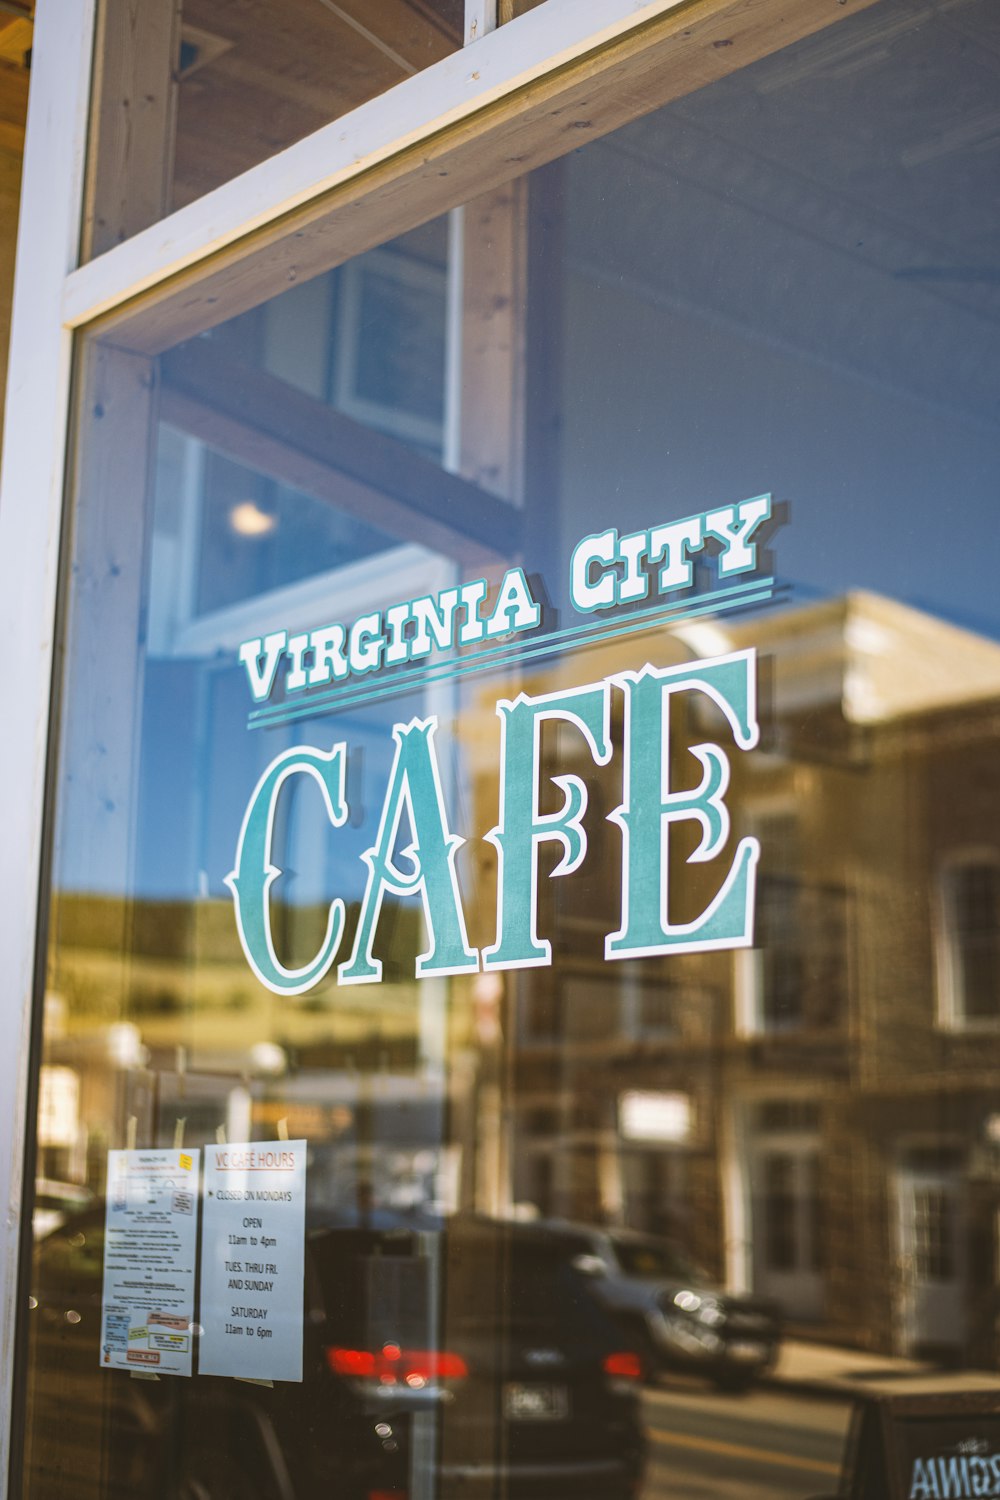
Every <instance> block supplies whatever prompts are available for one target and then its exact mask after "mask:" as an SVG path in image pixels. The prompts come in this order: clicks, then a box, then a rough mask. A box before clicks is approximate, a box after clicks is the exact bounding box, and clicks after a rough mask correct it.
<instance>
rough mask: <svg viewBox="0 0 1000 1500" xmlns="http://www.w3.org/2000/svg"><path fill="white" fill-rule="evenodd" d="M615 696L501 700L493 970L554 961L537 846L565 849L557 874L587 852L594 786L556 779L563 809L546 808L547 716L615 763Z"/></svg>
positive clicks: (594, 690)
mask: <svg viewBox="0 0 1000 1500" xmlns="http://www.w3.org/2000/svg"><path fill="white" fill-rule="evenodd" d="M610 703H611V694H610V689H609V686H608V684H607V683H606V682H602V683H597V684H595V685H593V686H590V687H583V688H574V689H571V690H569V691H567V692H564V693H549V694H546V695H545V696H543V697H538V698H529V697H527V696H526V695H525V694H523V693H522V694H520V695H519V696H518V697H517V698H515V699H514V701H513V703H509V702H505V701H504V702H500V703H498V704H497V713H498V714H499V715H500V726H501V729H500V734H501V749H500V822H499V824H498V826H497V827H496V828H494V829H493V831H492V832H491V833H488V834H487V835H486V837H487V839H488V840H489V842H490V843H491V844H493V845H495V847H496V849H497V852H498V857H499V869H498V872H497V887H498V899H497V940H496V942H495V943H494V944H493V946H492V947H490V948H486V949H484V950H483V967H484V968H487V969H525V968H532V967H535V966H538V965H542V964H548V963H551V961H552V945H551V943H549V942H548V941H547V940H546V939H539V937H538V933H537V922H538V848H539V845H540V844H542V843H544V842H545V841H546V840H551V841H554V842H556V843H558V844H561V845H562V850H563V857H562V860H561V861H560V863H559V865H558V866H557V868H556V869H555V870H553V872H552V873H553V875H569V874H571V873H572V872H573V871H574V870H576V869H578V868H579V866H580V864H581V863H582V861H583V858H584V855H585V854H586V852H587V835H586V833H585V831H584V828H583V826H582V823H581V819H582V817H583V814H584V813H585V811H586V808H587V789H586V787H585V786H584V784H583V782H582V781H581V780H580V778H579V777H578V776H554V777H553V778H552V780H553V782H554V783H555V785H556V786H558V787H559V788H560V789H561V790H562V793H563V798H564V800H563V805H562V807H561V808H560V809H559V810H558V811H557V812H553V813H544V814H543V813H541V812H540V811H539V796H538V792H539V787H538V777H539V760H540V753H539V752H540V748H541V728H542V724H543V723H544V721H545V720H546V719H563V720H565V721H566V722H567V723H569V724H572V725H574V727H575V728H577V729H579V730H580V732H581V733H582V734H583V736H584V738H585V739H586V741H587V744H588V746H589V747H590V753H591V755H592V756H593V757H594V760H595V761H596V762H597V764H598V765H602V766H603V765H606V764H607V762H608V761H609V760H610V758H611V735H610Z"/></svg>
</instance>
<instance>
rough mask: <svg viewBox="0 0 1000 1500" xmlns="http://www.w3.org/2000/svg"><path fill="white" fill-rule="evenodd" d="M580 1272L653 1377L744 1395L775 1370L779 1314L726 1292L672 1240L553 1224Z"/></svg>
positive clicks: (772, 1306) (753, 1300)
mask: <svg viewBox="0 0 1000 1500" xmlns="http://www.w3.org/2000/svg"><path fill="white" fill-rule="evenodd" d="M547 1227H549V1228H550V1229H551V1230H552V1231H553V1232H554V1233H556V1232H558V1233H560V1234H562V1235H564V1236H565V1237H566V1239H567V1241H568V1242H569V1248H570V1249H571V1250H572V1252H573V1254H574V1257H575V1259H574V1264H575V1265H576V1267H577V1269H578V1270H581V1271H585V1272H586V1273H587V1274H588V1275H589V1276H590V1277H591V1278H592V1284H593V1288H594V1292H595V1295H596V1296H597V1297H598V1298H599V1300H600V1301H601V1302H602V1303H603V1304H604V1306H605V1307H606V1308H607V1309H608V1311H609V1312H611V1313H612V1314H613V1315H614V1316H615V1318H616V1319H617V1320H618V1322H619V1324H620V1326H621V1327H622V1328H623V1329H624V1330H625V1331H626V1332H627V1333H628V1334H629V1336H630V1337H631V1339H632V1340H633V1343H634V1345H635V1347H636V1348H637V1350H638V1352H639V1353H640V1354H641V1355H642V1357H643V1358H644V1360H645V1361H646V1367H647V1371H648V1373H649V1374H650V1375H652V1374H653V1373H655V1372H656V1371H657V1370H676V1371H679V1372H688V1373H691V1374H701V1375H704V1376H706V1377H707V1378H708V1379H709V1380H711V1381H712V1382H713V1383H714V1384H715V1385H717V1386H718V1387H719V1388H720V1389H723V1390H741V1389H745V1388H746V1387H747V1386H749V1385H751V1384H752V1383H753V1381H754V1380H755V1379H757V1378H758V1377H759V1376H760V1375H762V1374H764V1373H765V1372H766V1371H767V1370H769V1369H771V1368H772V1366H773V1365H774V1364H775V1362H776V1361H777V1358H778V1352H779V1349H780V1344H781V1324H780V1312H779V1309H778V1307H777V1306H776V1304H775V1303H773V1302H770V1301H767V1300H765V1299H763V1298H760V1297H754V1296H748V1295H743V1294H740V1293H733V1292H727V1291H725V1290H724V1289H723V1288H721V1287H719V1286H717V1285H715V1284H713V1282H712V1281H711V1278H710V1277H709V1276H708V1275H707V1274H706V1273H705V1272H704V1271H702V1270H700V1269H699V1268H698V1267H697V1266H695V1265H694V1264H693V1263H692V1262H691V1261H690V1260H689V1259H688V1258H687V1256H686V1255H685V1254H684V1253H683V1252H682V1251H681V1250H680V1249H679V1248H678V1247H677V1246H675V1245H673V1244H671V1243H670V1241H668V1240H662V1239H659V1238H658V1237H657V1236H655V1235H651V1234H643V1233H640V1232H639V1231H636V1230H628V1229H601V1228H597V1227H591V1226H590V1225H584V1224H572V1223H568V1222H564V1221H558V1220H551V1221H548V1223H547Z"/></svg>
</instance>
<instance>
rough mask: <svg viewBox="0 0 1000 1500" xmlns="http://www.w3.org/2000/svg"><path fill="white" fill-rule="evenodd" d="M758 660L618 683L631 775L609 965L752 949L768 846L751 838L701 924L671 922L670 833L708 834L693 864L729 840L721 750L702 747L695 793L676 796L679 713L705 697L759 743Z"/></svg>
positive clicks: (733, 660)
mask: <svg viewBox="0 0 1000 1500" xmlns="http://www.w3.org/2000/svg"><path fill="white" fill-rule="evenodd" d="M755 668H756V664H755V655H754V652H753V651H739V652H736V653H734V654H733V655H732V656H724V657H719V658H718V659H717V660H714V661H701V662H691V663H688V664H686V665H684V666H679V667H665V668H657V667H652V666H646V667H643V669H642V671H641V672H627V673H624V674H622V676H620V677H618V678H616V679H615V681H616V682H617V683H618V684H619V686H621V687H622V689H623V690H624V692H625V774H624V795H623V800H622V804H621V806H620V807H619V808H617V809H616V810H615V811H614V812H613V813H611V814H610V815H609V821H611V822H613V823H617V824H618V826H619V827H620V828H621V830H622V841H623V845H624V847H623V854H622V920H621V927H620V929H619V930H618V932H615V933H611V934H610V935H609V936H608V938H607V939H606V940H605V949H604V951H605V957H606V958H640V957H644V956H653V955H657V954H664V953H683V952H700V951H703V950H705V949H710V948H742V947H749V945H750V944H751V943H752V941H753V906H754V891H755V884H756V868H757V861H758V858H759V855H760V846H759V845H758V843H757V840H756V839H752V838H745V839H742V840H741V841H740V843H739V845H738V847H737V849H736V854H735V857H734V859H733V862H732V864H731V866H730V868H729V871H728V873H727V875H726V877H725V879H724V880H723V882H722V885H721V888H720V890H719V892H718V894H717V895H716V897H715V899H714V900H713V901H712V902H710V904H709V905H708V906H707V907H706V909H705V910H704V911H703V912H702V913H701V914H700V916H698V917H697V918H696V919H695V920H694V921H691V922H682V923H673V922H671V921H670V917H669V911H670V890H669V869H670V828H671V825H672V824H673V823H675V822H678V821H680V820H683V819H694V820H695V821H696V822H697V823H699V824H700V825H701V842H700V843H699V845H698V848H697V849H696V850H695V852H694V853H693V854H692V855H691V862H692V863H701V862H703V861H707V860H712V859H715V858H716V856H717V855H719V854H720V853H721V851H722V849H723V847H724V845H725V843H726V841H727V839H728V837H729V811H728V808H727V807H726V803H725V794H726V789H727V787H728V784H729V761H728V759H727V757H726V755H725V753H724V752H723V751H722V750H721V749H720V748H719V746H718V745H712V744H705V745H694V746H692V748H691V753H692V755H694V756H695V757H696V759H697V760H698V761H699V762H700V763H701V768H702V776H701V781H700V783H699V785H698V786H697V787H695V788H694V789H693V790H691V791H672V790H671V789H670V785H669V774H670V704H671V700H672V699H673V698H674V697H675V696H676V695H677V694H679V693H690V692H700V693H704V694H706V695H707V696H708V697H709V698H711V699H713V701H714V702H715V703H717V704H718V706H719V707H720V708H721V709H722V711H723V713H724V714H725V716H726V718H727V719H728V721H729V723H730V726H731V727H732V730H733V735H734V737H735V740H736V743H737V745H738V746H739V748H740V749H741V750H749V749H751V748H752V747H753V746H754V745H755V744H756V743H757V740H758V737H759V731H758V726H757V712H756V677H755Z"/></svg>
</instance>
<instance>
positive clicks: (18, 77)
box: [0, 21, 29, 156]
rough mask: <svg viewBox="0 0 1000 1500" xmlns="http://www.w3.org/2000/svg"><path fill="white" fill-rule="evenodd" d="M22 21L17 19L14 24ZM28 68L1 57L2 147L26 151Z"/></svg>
mask: <svg viewBox="0 0 1000 1500" xmlns="http://www.w3.org/2000/svg"><path fill="white" fill-rule="evenodd" d="M19 24H20V23H19V22H17V21H15V22H14V25H15V26H17V25H19ZM28 78H29V74H28V70H27V69H26V68H19V67H18V66H17V65H16V64H15V63H10V62H7V61H5V60H4V58H2V57H0V149H3V150H4V151H13V152H14V153H15V154H16V155H18V156H20V155H22V154H23V152H24V122H25V120H26V118H27V115H28Z"/></svg>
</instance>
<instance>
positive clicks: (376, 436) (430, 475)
mask: <svg viewBox="0 0 1000 1500" xmlns="http://www.w3.org/2000/svg"><path fill="white" fill-rule="evenodd" d="M160 415H161V417H162V418H163V419H164V420H165V421H168V422H170V423H171V424H172V425H174V426H176V427H178V428H180V429H181V430H182V431H184V432H187V433H190V434H191V435H192V436H193V437H197V438H200V439H201V440H202V441H203V442H205V443H207V444H208V445H209V446H210V447H212V448H215V449H218V450H219V451H220V452H222V453H225V454H227V455H228V456H229V457H230V458H233V459H235V460H236V461H237V462H239V463H242V464H245V465H246V466H247V467H248V468H250V469H256V470H258V471H259V472H261V473H264V474H268V475H270V477H271V478H272V479H277V480H279V481H280V482H281V483H283V484H287V485H290V486H292V487H293V488H295V489H299V490H302V491H304V493H306V494H308V495H314V496H316V498H317V499H321V500H327V501H329V502H330V503H331V504H333V505H336V506H337V507H338V509H340V510H342V511H344V512H345V513H347V514H349V515H353V516H356V517H357V518H358V520H361V521H364V522H365V524H366V525H369V526H374V527H377V528H378V529H379V530H381V531H384V532H386V533H387V534H388V535H389V536H391V537H394V538H395V539H397V540H398V541H403V542H417V543H420V544H421V545H422V546H425V547H428V548H430V549H432V550H433V551H435V552H439V553H441V554H442V555H443V556H445V557H451V558H453V559H454V560H455V561H456V562H460V563H462V564H464V565H465V566H468V567H488V566H490V565H491V564H493V565H496V564H504V563H507V562H509V561H510V560H511V559H512V558H513V557H514V556H515V555H516V554H517V553H518V551H519V548H520V538H521V514H520V512H519V511H518V510H516V509H515V508H514V507H513V506H512V505H509V504H508V503H507V502H506V501H503V500H499V499H497V497H496V496H495V495H490V494H487V493H486V492H485V491H484V490H481V489H480V488H479V487H478V486H477V485H475V484H470V483H469V482H468V480H465V479H461V478H459V477H458V475H456V474H449V473H447V472H446V471H445V470H443V469H441V468H439V467H438V465H437V464H436V463H433V462H432V461H431V460H430V459H426V458H424V457H422V455H421V454H419V453H415V452H413V450H412V449H410V448H408V447H407V446H406V445H405V444H404V443H401V442H398V441H397V440H396V439H395V438H392V437H388V436H386V435H385V434H383V433H378V432H374V431H372V429H371V428H368V427H365V426H363V425H362V424H361V423H360V422H356V421H353V420H352V419H351V418H350V417H346V416H344V415H343V413H342V412H338V411H335V410H334V409H333V408H332V407H330V406H328V405H327V404H326V403H325V402H323V401H317V400H316V399H315V398H314V397H312V396H308V395H306V394H305V393H304V392H302V391H298V390H296V389H295V388H294V387H293V386H291V385H289V384H287V382H286V381H283V380H278V379H277V378H276V377H275V376H273V375H269V374H267V373H266V371H262V370H257V369H253V368H251V367H248V366H246V365H242V364H240V363H238V362H237V361H235V360H233V359H231V358H230V357H229V356H228V355H226V354H224V353H222V352H221V351H218V350H215V349H213V348H212V347H211V345H210V344H207V343H199V344H198V345H197V346H196V347H194V348H188V349H178V350H174V351H173V352H172V353H171V354H168V355H165V356H164V358H163V361H162V384H161V390H160Z"/></svg>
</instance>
